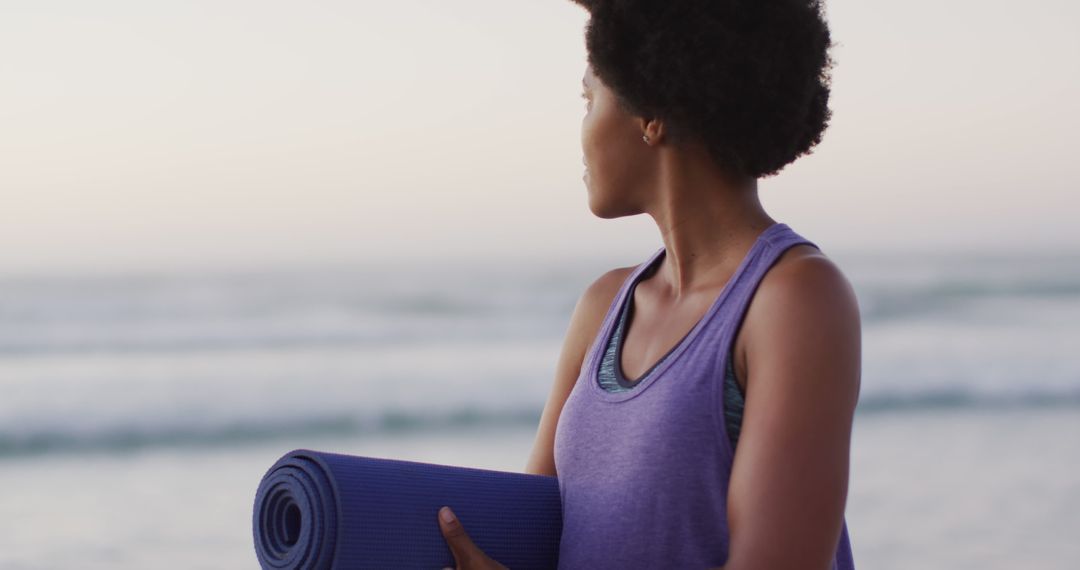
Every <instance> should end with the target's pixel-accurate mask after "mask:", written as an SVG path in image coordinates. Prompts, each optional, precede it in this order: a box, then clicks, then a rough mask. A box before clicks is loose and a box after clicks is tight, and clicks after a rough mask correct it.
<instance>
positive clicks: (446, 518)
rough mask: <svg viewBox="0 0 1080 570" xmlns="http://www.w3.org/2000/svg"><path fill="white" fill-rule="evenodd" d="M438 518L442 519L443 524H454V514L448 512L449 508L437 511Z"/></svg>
mask: <svg viewBox="0 0 1080 570" xmlns="http://www.w3.org/2000/svg"><path fill="white" fill-rule="evenodd" d="M439 516H441V517H442V520H443V522H445V523H452V522H454V513H453V512H452V511H451V510H450V507H443V508H441V509H439Z"/></svg>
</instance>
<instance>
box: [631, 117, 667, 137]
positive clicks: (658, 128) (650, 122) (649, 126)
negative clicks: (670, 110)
mask: <svg viewBox="0 0 1080 570" xmlns="http://www.w3.org/2000/svg"><path fill="white" fill-rule="evenodd" d="M637 122H638V127H639V128H640V129H641V134H643V135H648V137H649V140H650V141H660V140H661V139H662V138H663V137H664V136H665V134H666V133H667V129H666V127H665V126H664V121H663V120H661V119H656V118H652V119H646V118H644V117H638V118H637Z"/></svg>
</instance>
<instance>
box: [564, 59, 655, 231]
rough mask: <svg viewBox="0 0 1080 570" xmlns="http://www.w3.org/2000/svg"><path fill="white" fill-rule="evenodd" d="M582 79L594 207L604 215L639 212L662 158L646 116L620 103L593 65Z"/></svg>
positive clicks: (584, 133)
mask: <svg viewBox="0 0 1080 570" xmlns="http://www.w3.org/2000/svg"><path fill="white" fill-rule="evenodd" d="M582 83H583V86H584V93H583V94H582V95H583V96H584V97H585V99H586V103H585V116H584V118H582V121H581V149H582V151H583V152H584V155H585V156H584V161H585V176H584V179H585V187H586V189H587V190H588V192H589V209H590V210H592V212H593V213H594V214H595V215H597V216H599V217H601V218H617V217H620V216H629V215H634V214H639V213H641V212H642V211H643V210H642V204H643V203H644V202H643V200H642V197H643V196H644V192H645V189H646V188H648V187H649V181H650V180H651V179H652V177H653V175H654V174H655V166H654V163H655V158H656V157H655V154H654V153H655V151H656V149H655V148H654V147H651V146H649V145H648V144H646V143H645V141H644V140H642V135H643V134H644V131H643V125H644V121H643V120H642V119H641V118H639V117H635V116H633V115H631V114H629V113H627V112H626V111H625V110H624V109H623V108H622V107H621V106H620V105H619V103H618V100H617V99H616V97H615V93H614V92H613V91H611V90H610V89H608V87H607V86H606V85H604V84H603V83H601V82H600V79H599V78H597V77H596V75H594V74H593V70H592V66H591V65H589V66H586V68H585V76H584V78H583V79H582Z"/></svg>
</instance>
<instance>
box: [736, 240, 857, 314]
mask: <svg viewBox="0 0 1080 570" xmlns="http://www.w3.org/2000/svg"><path fill="white" fill-rule="evenodd" d="M753 302H754V303H759V304H760V305H769V306H776V307H778V308H795V307H802V306H805V307H806V308H807V309H817V310H818V311H824V312H832V311H836V312H838V315H837V316H839V317H843V318H848V319H850V318H851V317H856V319H857V317H858V312H859V307H858V299H857V297H856V296H855V290H854V288H853V287H852V285H851V282H850V281H848V278H847V276H846V275H844V272H843V271H842V270H841V269H840V267H839V266H838V265H837V264H836V263H835V262H834V261H833V260H832V259H830V258H829V257H828V256H827V255H825V254H824V253H823V252H822V251H821V250H819V249H817V248H816V247H813V246H810V245H806V244H800V245H797V246H793V247H790V248H788V250H787V251H785V252H784V253H783V254H782V255H781V256H780V258H779V259H778V260H777V261H776V263H775V265H774V266H773V267H772V268H771V269H770V270H769V271H768V272H766V273H765V276H764V277H763V278H762V280H761V283H760V284H759V286H758V290H757V292H755V294H754V298H753Z"/></svg>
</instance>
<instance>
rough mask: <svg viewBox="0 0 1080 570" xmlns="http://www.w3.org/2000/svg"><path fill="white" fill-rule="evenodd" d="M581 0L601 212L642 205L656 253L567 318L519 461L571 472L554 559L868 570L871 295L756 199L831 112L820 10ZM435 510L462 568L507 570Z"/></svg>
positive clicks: (592, 170) (590, 180) (592, 188)
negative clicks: (863, 554) (861, 465)
mask: <svg viewBox="0 0 1080 570" xmlns="http://www.w3.org/2000/svg"><path fill="white" fill-rule="evenodd" d="M576 1H577V2H578V3H579V4H582V5H583V6H584V7H586V8H587V9H588V10H589V11H590V16H591V17H590V20H589V23H588V25H587V26H586V45H587V48H588V63H589V64H588V67H587V68H586V70H585V75H584V79H583V82H584V89H585V92H584V96H585V98H586V99H587V109H586V114H585V117H584V120H583V122H582V131H581V142H582V148H583V151H584V155H585V163H586V167H587V169H586V174H585V184H586V187H587V189H588V194H589V208H590V209H591V210H592V212H593V213H594V214H595V215H597V216H599V217H601V218H618V217H622V216H632V215H636V214H642V213H644V214H648V215H649V216H650V217H652V218H653V220H654V221H655V222H656V224H657V227H658V229H659V230H660V235H661V238H662V240H663V247H662V248H660V249H659V250H657V251H656V252H655V253H653V254H652V255H651V256H650V257H649V258H648V259H647V260H646V261H645V262H643V263H641V264H639V265H637V266H632V267H622V268H618V269H613V270H611V271H608V272H607V273H605V274H603V275H602V276H600V278H599V279H597V280H596V281H595V282H593V283H592V284H591V285H590V286H589V287H588V288H587V290H586V291H585V292H584V294H583V295H582V296H581V298H580V300H579V301H578V303H577V306H576V307H575V309H574V312H573V316H572V317H571V321H570V326H569V330H568V331H567V334H566V339H565V342H564V344H563V348H562V353H561V356H560V359H559V363H558V367H557V374H556V378H555V383H554V386H553V388H552V390H551V394H550V397H549V399H548V402H547V405H546V407H545V408H544V413H543V416H542V419H541V421H540V426H539V431H538V433H537V436H536V440H535V447H534V449H533V451H532V455H531V456H530V458H529V463H528V467H527V469H526V470H527V471H528V472H529V473H537V474H546V475H557V476H558V477H559V487H560V492H561V494H562V501H563V534H562V540H561V542H560V553H559V566H560V568H695V569H699V570H704V569H705V568H722V569H723V570H746V569H753V570H769V569H780V568H799V569H819V570H828V569H839V570H845V569H850V568H853V567H854V565H853V562H852V555H851V546H850V541H849V539H848V534H847V526H846V523H845V520H844V506H845V502H846V496H847V481H848V457H849V448H850V439H851V438H850V436H851V428H852V420H853V414H854V410H855V405H856V402H857V400H858V393H859V379H860V367H861V355H860V353H861V330H860V317H859V308H858V304H857V300H856V297H855V294H854V292H853V290H852V288H851V286H850V284H849V282H848V281H847V279H846V278H845V277H844V275H843V274H842V273H841V271H840V270H839V269H838V268H837V266H836V265H835V264H834V263H833V262H832V261H831V260H830V259H829V258H828V257H826V256H825V255H824V254H823V253H822V252H821V251H820V250H819V249H818V248H817V246H816V245H815V244H814V243H813V242H810V241H809V240H807V239H806V238H804V237H802V236H800V235H799V234H797V233H796V232H795V231H794V230H792V229H791V228H790V227H789V226H788V225H786V224H783V223H778V222H776V221H775V220H774V219H772V218H771V217H770V216H769V215H768V214H767V213H766V212H765V211H764V209H763V208H762V205H761V203H760V201H759V199H758V192H757V179H758V178H762V177H766V176H771V175H773V174H776V173H777V172H778V171H779V170H780V169H782V168H783V167H784V166H785V165H787V164H789V163H791V162H793V161H794V160H795V159H796V158H798V157H799V156H801V155H803V154H806V153H808V152H809V150H810V149H811V148H812V147H813V146H815V145H816V144H817V143H818V142H820V140H821V135H822V133H823V132H824V131H825V128H826V126H827V123H828V120H829V118H830V116H831V113H830V110H829V109H828V105H827V103H828V96H829V76H828V71H829V69H830V68H831V65H832V61H831V59H830V57H829V56H828V54H827V51H828V48H829V47H830V46H831V43H830V38H829V29H828V26H827V24H826V22H825V21H824V17H823V15H822V9H821V6H820V5H819V4H818V3H817V2H814V1H800V0H714V1H708V0H691V1H674V0H667V1H664V0H653V1H648V0H623V1H619V0H609V1H605V0H592V1H587V0H576ZM443 514H447V515H449V514H450V513H449V509H443V511H440V515H443ZM439 524H440V528H442V530H443V534H444V536H445V537H446V539H447V542H448V543H449V545H450V547H451V550H452V551H453V552H454V554H455V557H456V559H457V563H458V568H503V566H502V565H501V564H499V563H498V562H497V561H494V560H492V559H491V558H490V557H488V556H487V555H485V554H484V553H483V552H481V551H479V550H478V549H477V548H476V546H475V545H474V544H473V543H472V541H471V540H470V539H469V537H468V533H467V529H464V528H462V525H461V524H460V523H458V522H457V521H456V520H454V519H453V518H452V517H450V522H447V521H446V520H443V519H442V518H440V523H439Z"/></svg>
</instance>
